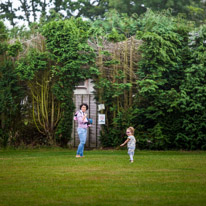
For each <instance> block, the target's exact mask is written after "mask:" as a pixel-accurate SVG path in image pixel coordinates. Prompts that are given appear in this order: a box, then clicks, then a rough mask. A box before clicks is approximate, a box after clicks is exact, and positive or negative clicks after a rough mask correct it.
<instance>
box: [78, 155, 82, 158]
mask: <svg viewBox="0 0 206 206" xmlns="http://www.w3.org/2000/svg"><path fill="white" fill-rule="evenodd" d="M79 157H84V156H80V155H76V158H79Z"/></svg>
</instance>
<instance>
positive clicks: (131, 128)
mask: <svg viewBox="0 0 206 206" xmlns="http://www.w3.org/2000/svg"><path fill="white" fill-rule="evenodd" d="M127 129H128V130H129V131H130V132H131V134H133V135H134V128H133V127H129V128H127Z"/></svg>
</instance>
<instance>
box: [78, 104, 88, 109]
mask: <svg viewBox="0 0 206 206" xmlns="http://www.w3.org/2000/svg"><path fill="white" fill-rule="evenodd" d="M82 106H85V107H86V110H88V109H89V106H88V105H87V104H86V103H82V104H81V105H80V107H79V108H80V109H82Z"/></svg>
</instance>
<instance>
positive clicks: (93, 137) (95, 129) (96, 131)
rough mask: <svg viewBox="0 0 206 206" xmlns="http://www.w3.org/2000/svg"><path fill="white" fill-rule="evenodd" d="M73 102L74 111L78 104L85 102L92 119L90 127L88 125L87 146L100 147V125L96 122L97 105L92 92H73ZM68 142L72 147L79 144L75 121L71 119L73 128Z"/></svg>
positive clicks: (77, 108)
mask: <svg viewBox="0 0 206 206" xmlns="http://www.w3.org/2000/svg"><path fill="white" fill-rule="evenodd" d="M74 103H75V106H76V109H75V111H78V110H79V106H80V105H81V104H82V103H86V104H88V106H89V109H88V110H87V111H86V112H87V115H88V117H89V118H91V119H93V123H92V126H91V127H88V132H87V141H86V145H85V146H86V147H87V148H98V147H100V141H99V138H98V137H99V136H100V129H101V126H100V125H99V124H98V110H97V109H98V107H97V104H96V101H95V99H94V95H93V94H74ZM69 144H70V145H71V146H73V147H77V146H78V145H79V138H78V134H77V121H73V130H72V140H71V141H70V142H69Z"/></svg>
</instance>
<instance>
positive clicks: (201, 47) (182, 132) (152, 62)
mask: <svg viewBox="0 0 206 206" xmlns="http://www.w3.org/2000/svg"><path fill="white" fill-rule="evenodd" d="M136 28H137V29H138V30H137V32H136V38H137V39H141V40H143V43H142V45H141V47H140V49H139V50H140V51H141V57H142V58H141V60H140V61H139V62H138V65H136V68H137V70H136V75H137V80H136V84H132V85H130V87H131V86H132V92H133V100H132V101H133V103H132V104H130V105H128V106H129V107H125V104H126V99H125V95H124V92H125V91H126V90H128V89H129V88H127V84H124V86H121V85H122V84H123V83H124V81H123V79H124V74H123V77H122V78H119V81H118V83H117V82H114V81H113V80H109V79H108V78H107V77H103V76H102V77H101V78H102V80H101V81H99V82H98V81H97V89H99V88H100V86H102V87H103V88H104V92H103V93H102V94H103V95H101V101H103V102H104V103H105V105H106V112H107V118H108V121H107V125H106V126H105V127H104V129H103V130H102V133H101V141H102V144H103V145H104V146H117V145H118V144H120V143H121V142H122V141H123V139H122V138H123V137H124V136H125V135H124V133H125V130H126V128H127V127H128V126H131V125H132V126H134V127H135V129H136V133H135V135H136V137H137V139H138V145H139V147H140V148H150V149H174V148H178V149H180V148H181V149H205V146H206V140H205V135H204V134H205V113H206V110H205V108H206V107H205V94H204V93H205V83H206V82H205V35H206V33H205V26H202V27H200V28H197V29H196V31H194V32H192V31H193V30H194V27H193V26H192V25H191V24H188V22H187V21H186V20H184V19H182V18H179V17H178V18H174V17H172V16H171V15H170V13H168V12H166V13H165V12H164V13H160V14H154V13H153V12H151V11H148V12H147V13H146V14H145V15H144V16H142V18H140V19H139V22H138V26H137V27H136ZM119 34H121V32H119ZM122 72H123V70H122ZM119 74H120V73H119ZM130 83H132V82H130ZM128 86H129V85H128ZM117 96H118V97H119V99H120V100H124V101H121V106H120V108H119V107H118V104H117V103H116V102H117V101H116V99H115V97H117ZM98 100H100V99H98ZM108 110H109V111H111V112H112V113H116V115H115V116H114V115H113V116H111V112H110V113H109V112H108ZM111 117H112V118H111Z"/></svg>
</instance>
